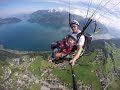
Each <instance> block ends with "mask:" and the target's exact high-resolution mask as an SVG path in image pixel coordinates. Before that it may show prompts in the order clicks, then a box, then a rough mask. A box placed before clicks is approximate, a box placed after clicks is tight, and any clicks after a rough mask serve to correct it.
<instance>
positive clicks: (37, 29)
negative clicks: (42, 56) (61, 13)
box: [0, 20, 69, 51]
mask: <svg viewBox="0 0 120 90" xmlns="http://www.w3.org/2000/svg"><path fill="white" fill-rule="evenodd" d="M68 32H69V27H67V26H60V25H50V24H37V23H30V22H28V21H26V20H23V21H21V22H19V23H16V24H4V25H0V44H2V45H3V46H4V48H7V49H13V50H21V51H47V50H50V44H51V43H52V42H53V41H57V40H60V39H62V38H63V37H65V35H66V34H67V33H68Z"/></svg>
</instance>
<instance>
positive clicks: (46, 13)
mask: <svg viewBox="0 0 120 90" xmlns="http://www.w3.org/2000/svg"><path fill="white" fill-rule="evenodd" d="M71 19H76V20H78V21H79V23H80V28H81V29H82V28H83V26H84V23H85V19H84V18H83V17H81V16H79V15H75V14H72V13H71ZM28 21H29V22H31V23H39V24H42V25H43V24H50V25H53V26H56V25H59V26H60V27H64V26H69V12H67V11H59V10H55V9H53V10H38V11H35V12H33V13H32V14H31V15H30V19H28ZM93 21H94V20H93ZM97 24H98V26H99V27H100V28H99V29H102V30H101V32H99V34H105V33H107V32H108V30H107V27H106V26H105V25H103V24H102V23H100V22H97ZM94 29H95V24H94V23H91V25H89V27H88V28H87V30H86V31H87V32H89V33H92V32H93V31H94Z"/></svg>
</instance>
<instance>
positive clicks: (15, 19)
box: [0, 17, 21, 25]
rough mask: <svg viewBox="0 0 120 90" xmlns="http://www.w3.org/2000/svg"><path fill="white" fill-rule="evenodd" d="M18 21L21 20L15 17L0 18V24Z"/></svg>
mask: <svg viewBox="0 0 120 90" xmlns="http://www.w3.org/2000/svg"><path fill="white" fill-rule="evenodd" d="M18 22H21V20H20V19H18V18H16V17H11V18H4V19H1V18H0V25H3V24H11V23H18Z"/></svg>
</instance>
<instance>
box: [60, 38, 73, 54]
mask: <svg viewBox="0 0 120 90" xmlns="http://www.w3.org/2000/svg"><path fill="white" fill-rule="evenodd" d="M59 43H60V46H59V47H60V49H61V52H63V53H65V54H70V53H71V51H72V49H73V46H70V45H69V44H68V43H67V40H63V41H60V42H59Z"/></svg>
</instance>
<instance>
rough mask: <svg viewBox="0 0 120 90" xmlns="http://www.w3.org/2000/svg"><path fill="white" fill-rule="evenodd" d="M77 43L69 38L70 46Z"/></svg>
mask: <svg viewBox="0 0 120 90" xmlns="http://www.w3.org/2000/svg"><path fill="white" fill-rule="evenodd" d="M75 43H76V41H75V40H74V39H73V38H71V37H69V38H68V44H69V45H74V44H75Z"/></svg>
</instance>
